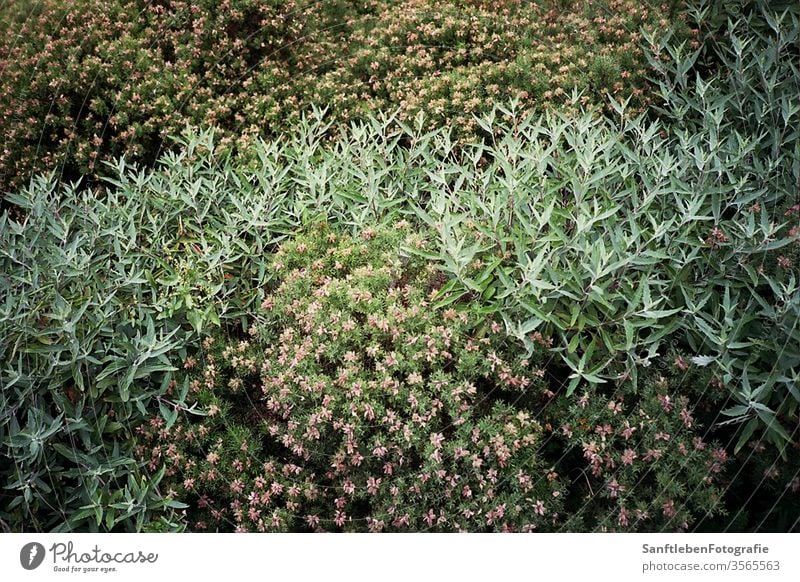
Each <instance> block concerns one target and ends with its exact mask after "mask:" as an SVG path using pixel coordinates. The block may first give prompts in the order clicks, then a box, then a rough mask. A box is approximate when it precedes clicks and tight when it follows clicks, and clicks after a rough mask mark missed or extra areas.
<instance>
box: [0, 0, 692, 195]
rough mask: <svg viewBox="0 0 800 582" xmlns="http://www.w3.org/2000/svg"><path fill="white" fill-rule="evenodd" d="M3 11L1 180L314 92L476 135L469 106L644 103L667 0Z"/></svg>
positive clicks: (59, 3) (74, 168) (276, 127)
mask: <svg viewBox="0 0 800 582" xmlns="http://www.w3.org/2000/svg"><path fill="white" fill-rule="evenodd" d="M29 4H30V6H29V7H28V8H27V9H24V8H22V7H21V6H20V5H19V4H18V3H14V2H10V3H9V2H6V3H3V5H2V6H3V7H2V8H0V39H2V40H0V120H2V125H3V129H4V131H3V135H2V137H1V138H0V139H1V140H2V147H0V190H6V189H16V188H18V187H19V186H21V185H23V184H26V183H27V182H28V180H29V178H30V176H31V174H33V173H34V172H36V171H41V170H51V169H54V170H59V171H64V172H65V177H66V178H68V179H70V180H71V179H75V178H78V177H79V176H81V175H87V176H96V175H97V174H98V173H99V172H100V171H101V169H102V166H101V164H100V161H102V160H109V159H111V158H113V157H116V156H118V155H121V154H125V155H126V156H127V157H128V159H129V160H136V161H140V162H145V163H151V162H153V161H154V160H156V159H157V157H158V154H159V152H160V150H161V148H162V147H164V146H165V145H166V146H169V145H171V144H169V143H165V142H166V138H167V136H171V135H176V134H178V133H179V132H180V131H181V130H182V129H183V128H184V126H185V125H186V123H187V122H188V123H191V124H193V125H198V126H199V125H203V126H207V125H214V126H217V127H218V128H220V130H221V139H222V144H223V145H229V146H230V145H234V144H235V145H237V146H239V148H240V149H243V150H246V149H247V145H248V144H250V143H252V141H253V138H254V137H255V136H259V135H260V136H265V135H274V134H276V133H279V132H280V131H282V130H285V129H287V128H291V127H293V126H294V125H295V124H296V123H297V121H298V119H299V116H300V113H301V111H303V110H304V109H306V108H307V107H308V106H309V104H312V103H314V104H318V105H326V106H328V107H329V108H330V109H331V112H332V114H333V115H335V117H336V119H337V120H339V121H345V122H346V121H348V120H351V119H354V118H357V117H363V115H364V114H365V113H366V112H375V111H377V110H387V109H399V110H400V113H401V118H402V119H408V118H413V117H414V115H415V114H416V112H418V111H420V110H425V111H427V112H428V113H429V118H428V122H429V124H444V125H452V126H454V127H456V128H460V129H461V131H462V132H463V133H465V135H467V136H469V135H474V134H476V133H477V132H479V128H477V127H476V126H475V124H474V121H473V120H472V113H483V112H486V111H487V110H489V109H491V107H492V106H493V104H494V103H496V102H498V101H505V100H507V99H508V98H509V97H511V96H520V97H521V98H522V101H523V103H524V106H525V108H526V109H537V110H541V109H546V108H549V107H551V106H557V105H558V106H560V105H564V104H565V103H567V102H568V96H569V94H571V92H572V89H573V87H575V88H577V89H579V90H582V91H584V92H585V95H584V104H586V105H591V104H593V105H597V104H600V103H603V102H604V100H605V93H606V91H608V92H610V93H612V94H613V95H615V96H617V97H624V96H633V97H634V105H636V106H641V105H643V104H644V103H645V102H646V96H647V84H646V81H645V80H644V79H645V76H646V68H645V64H646V62H645V59H644V54H643V52H642V49H641V48H640V47H639V46H638V40H639V36H640V28H642V29H643V30H645V31H649V32H652V33H656V34H660V33H662V32H664V31H665V30H666V29H667V27H668V26H669V25H670V24H671V17H672V14H673V13H674V10H673V6H674V5H675V4H677V3H676V2H673V1H670V2H667V3H665V4H663V5H661V6H660V7H658V8H649V7H642V6H641V5H640V3H638V2H633V1H631V0H602V1H595V2H590V3H587V2H574V1H569V2H564V1H554V0H546V1H540V2H536V3H528V2H525V3H522V2H519V1H518V0H504V1H502V2H473V1H470V2H452V3H445V5H442V3H440V2H434V1H432V0H423V1H414V2H398V1H396V0H383V1H380V2H379V1H375V0H365V1H359V2H347V3H343V2H304V3H298V2H252V1H251V0H224V1H223V2H218V1H217V0H195V1H191V2H190V1H187V0H159V1H146V0H113V1H111V2H109V1H107V0H44V1H42V2H38V3H29Z"/></svg>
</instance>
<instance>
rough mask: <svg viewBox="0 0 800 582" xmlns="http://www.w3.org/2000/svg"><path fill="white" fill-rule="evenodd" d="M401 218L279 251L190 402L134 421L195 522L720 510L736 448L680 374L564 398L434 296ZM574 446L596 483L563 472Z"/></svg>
mask: <svg viewBox="0 0 800 582" xmlns="http://www.w3.org/2000/svg"><path fill="white" fill-rule="evenodd" d="M392 227H393V228H392V229H391V230H388V231H381V232H378V231H375V230H374V229H365V230H363V231H362V232H361V233H360V236H359V237H358V239H356V240H352V239H350V238H348V237H340V236H338V235H337V234H335V232H333V231H332V230H330V229H329V228H327V227H325V226H324V225H322V226H320V227H318V228H316V229H314V230H313V231H312V232H311V233H310V234H307V235H301V236H298V237H297V238H295V239H293V240H292V241H291V242H288V243H286V244H284V245H282V246H281V247H280V248H279V249H278V251H277V252H276V253H275V254H274V259H273V261H272V262H271V264H270V267H271V269H272V270H273V271H275V272H276V273H277V277H276V279H275V280H273V281H272V282H271V284H270V289H269V290H268V292H267V295H266V297H265V298H264V301H263V302H262V305H261V310H260V311H259V312H258V313H257V315H256V319H255V321H254V322H253V324H252V325H251V327H250V328H249V329H247V330H242V332H241V337H240V338H239V339H235V338H221V339H215V338H214V337H211V338H208V339H207V340H206V341H205V343H204V352H203V354H202V356H201V357H200V358H199V359H195V358H194V357H189V358H187V359H186V360H185V361H184V364H183V367H184V368H185V369H187V370H190V372H189V376H188V377H187V378H186V379H185V380H184V381H183V384H184V389H183V394H182V400H185V401H186V402H187V403H189V404H190V406H191V412H190V413H185V414H181V415H180V419H179V415H178V412H177V411H175V413H173V414H172V415H170V416H169V417H168V418H167V419H166V420H165V419H164V418H162V417H161V416H158V417H156V418H154V419H152V420H151V421H150V423H149V424H148V426H147V427H142V428H141V429H140V432H141V433H142V435H143V439H142V440H143V442H142V444H141V446H140V448H139V454H140V456H141V458H142V459H143V460H144V461H146V462H148V463H149V466H150V468H151V470H156V469H157V468H158V467H159V466H160V465H161V464H162V463H163V464H165V465H166V466H167V471H166V476H167V480H166V481H165V484H164V487H169V488H170V496H172V497H176V498H179V499H182V500H183V501H185V502H187V503H189V504H190V509H189V510H187V511H188V519H189V526H190V527H191V528H192V529H194V530H197V531H202V530H207V529H210V530H214V531H230V530H234V529H235V530H236V531H298V530H301V531H302V530H312V531H327V530H339V531H342V530H343V531H372V532H376V531H404V530H405V531H408V530H411V531H554V530H556V531H557V530H560V529H562V528H569V529H577V530H583V529H587V528H588V529H590V530H594V529H598V528H606V529H614V530H623V531H625V530H651V531H652V530H655V531H661V530H676V529H686V528H688V527H689V523H692V522H693V521H694V519H695V518H696V517H697V516H698V515H700V516H706V515H709V514H713V513H715V512H716V511H718V505H719V498H720V493H719V489H718V488H717V487H715V485H716V484H717V483H718V477H719V474H720V473H721V472H722V469H723V465H724V462H725V460H726V458H727V453H726V452H725V450H724V449H721V448H719V447H716V448H713V449H712V448H711V447H710V446H709V444H708V443H707V442H705V441H704V440H703V438H702V436H700V435H701V433H699V432H697V431H696V428H697V427H696V426H695V419H694V418H693V415H692V411H691V407H690V406H689V398H688V397H687V396H683V395H681V396H678V395H677V394H679V393H681V392H686V390H685V388H686V386H687V384H688V383H686V382H683V386H677V385H669V383H668V381H667V379H666V378H664V377H663V376H659V377H657V378H656V379H655V380H654V381H653V382H649V383H648V385H647V389H646V390H643V391H642V392H640V393H639V394H638V395H637V396H638V398H636V399H635V400H632V401H631V398H630V397H631V396H633V395H634V394H633V393H632V391H631V390H630V382H620V385H619V386H618V388H617V391H616V392H615V393H613V394H612V395H610V396H607V395H604V394H603V393H602V392H600V391H596V390H587V391H586V392H584V393H583V394H581V395H580V397H577V396H575V397H574V398H569V397H567V398H559V399H556V393H555V392H554V391H553V390H551V386H550V384H549V382H548V378H546V375H547V372H546V369H547V366H548V363H547V350H546V345H545V344H546V341H545V342H542V345H540V346H539V348H538V349H537V350H536V353H535V354H533V357H532V358H530V359H529V358H525V357H524V352H520V350H518V349H514V344H513V343H510V342H509V338H508V336H507V335H506V334H505V333H504V329H503V326H502V325H501V324H500V323H499V322H496V321H490V320H489V321H487V320H486V319H485V318H484V317H476V313H475V311H474V310H471V309H470V308H469V307H468V306H460V309H456V308H453V307H448V308H444V307H440V308H434V307H433V306H432V303H431V299H432V298H435V297H436V296H437V295H438V294H439V291H440V286H441V285H442V284H443V283H444V280H443V278H442V277H441V274H440V273H439V272H438V271H437V270H436V269H433V268H431V266H430V265H426V264H425V262H424V261H420V260H419V259H408V258H407V257H405V255H404V254H403V253H401V252H399V251H398V248H399V247H401V246H402V243H403V242H404V241H405V243H406V244H408V245H418V244H420V242H421V239H420V237H419V236H417V235H414V234H411V233H409V230H410V224H409V223H408V222H405V221H404V222H400V223H397V224H395V225H392ZM678 372H679V374H680V373H681V372H680V371H678ZM177 386H178V385H177V384H176V385H175V386H174V391H175V392H177ZM680 388H684V390H680ZM187 395H188V398H187ZM542 423H544V424H545V426H546V427H547V429H546V431H547V432H551V431H553V427H557V429H556V431H555V433H554V434H550V435H548V438H546V439H545V438H543V433H545V432H546V431H545V429H543V426H542ZM552 440H555V441H558V445H556V443H554V442H551V441H552ZM571 451H575V452H577V451H580V453H581V454H582V456H583V460H584V461H585V476H584V479H585V483H587V484H589V491H587V490H585V488H584V479H574V480H573V481H571V482H569V481H565V480H564V479H563V478H562V477H561V476H560V475H559V472H560V471H561V470H562V469H563V470H565V471H567V472H573V471H575V470H576V469H578V468H580V467H581V465H583V464H584V463H580V462H578V463H575V461H574V460H572V459H570V460H569V461H568V460H567V459H566V458H565V455H569V454H570V452H571ZM592 487H596V489H597V491H596V492H594V491H592V490H591V489H592ZM564 502H567V503H570V504H572V505H573V506H574V507H573V508H571V511H569V512H568V513H567V514H566V515H565V513H564V512H563V511H562V506H563V503H564Z"/></svg>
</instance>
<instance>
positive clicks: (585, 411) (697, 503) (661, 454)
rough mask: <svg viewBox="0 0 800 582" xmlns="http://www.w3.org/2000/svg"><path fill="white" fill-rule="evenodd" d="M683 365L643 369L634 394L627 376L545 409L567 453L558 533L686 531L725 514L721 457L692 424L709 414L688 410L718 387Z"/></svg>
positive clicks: (713, 396) (723, 454)
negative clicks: (566, 503) (567, 478)
mask: <svg viewBox="0 0 800 582" xmlns="http://www.w3.org/2000/svg"><path fill="white" fill-rule="evenodd" d="M683 361H684V360H683V358H682V357H681V356H678V357H677V358H676V360H675V363H673V364H672V365H670V366H665V365H661V366H658V368H657V369H654V370H652V371H648V372H647V373H646V374H644V376H645V377H644V378H642V381H641V386H640V389H639V390H638V391H634V390H632V389H631V388H632V386H631V383H630V381H629V380H626V379H621V380H620V381H619V382H617V383H616V386H615V389H614V390H613V391H609V390H601V389H599V387H597V386H595V387H589V386H587V387H586V390H582V391H580V392H579V393H576V394H574V395H573V396H572V397H569V398H562V399H559V400H558V401H557V404H556V405H555V406H553V407H551V409H550V410H549V411H548V412H549V413H550V414H548V421H549V422H548V426H549V427H550V428H551V430H552V431H553V437H554V438H555V439H556V440H557V441H558V442H559V443H561V446H562V447H563V449H564V450H567V451H571V452H569V453H567V454H565V455H564V456H563V457H562V464H563V466H562V467H561V468H560V472H561V473H562V474H564V475H574V478H573V479H572V480H571V486H572V487H573V489H572V491H571V495H572V497H571V499H572V502H573V503H574V506H570V507H569V508H568V509H567V510H565V513H568V514H569V516H570V517H569V519H568V520H567V522H566V526H565V529H566V530H568V531H584V530H591V531H597V530H601V531H686V530H687V529H688V528H689V527H691V526H694V525H696V524H697V523H698V521H699V520H701V519H709V518H712V517H715V516H717V515H719V514H723V513H725V507H724V504H723V501H722V496H723V492H724V486H725V485H727V484H728V482H727V478H728V474H726V473H725V469H726V468H727V465H726V464H727V462H728V460H729V458H728V452H727V451H726V450H725V448H724V447H722V446H720V445H719V444H715V443H712V442H710V441H709V440H708V434H709V433H705V432H704V431H703V430H702V426H701V422H700V421H699V418H703V417H708V416H709V410H703V409H702V407H699V406H697V405H696V403H697V402H702V403H703V406H705V405H707V404H708V403H709V402H710V401H712V400H714V399H719V396H720V394H719V390H718V389H715V388H713V387H712V386H711V384H710V381H711V378H709V375H708V374H707V373H701V372H699V371H698V370H697V369H696V368H695V369H693V370H689V369H688V367H684V366H683V364H682V362H683ZM709 392H710V393H711V394H710V395H709V394H708V393H709ZM701 396H703V397H704V398H703V399H702V401H701V400H700V397H701ZM711 419H712V420H713V414H712V416H711Z"/></svg>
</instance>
